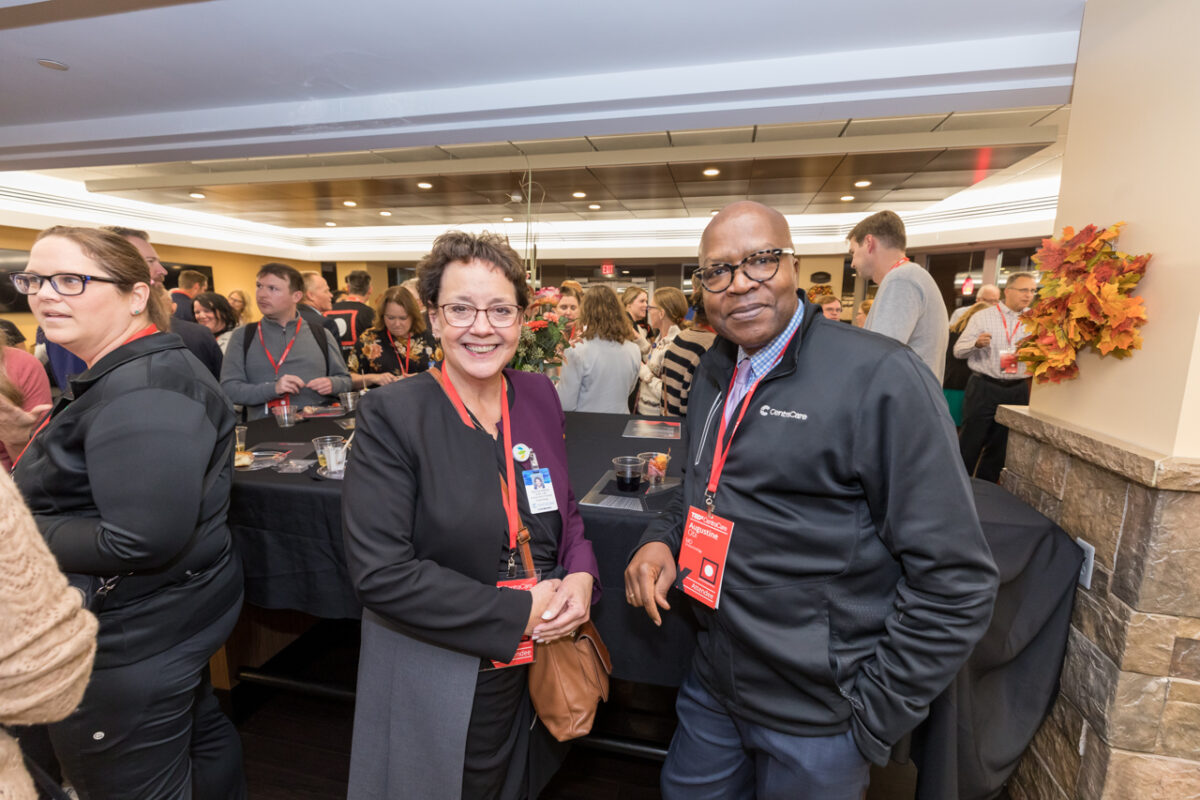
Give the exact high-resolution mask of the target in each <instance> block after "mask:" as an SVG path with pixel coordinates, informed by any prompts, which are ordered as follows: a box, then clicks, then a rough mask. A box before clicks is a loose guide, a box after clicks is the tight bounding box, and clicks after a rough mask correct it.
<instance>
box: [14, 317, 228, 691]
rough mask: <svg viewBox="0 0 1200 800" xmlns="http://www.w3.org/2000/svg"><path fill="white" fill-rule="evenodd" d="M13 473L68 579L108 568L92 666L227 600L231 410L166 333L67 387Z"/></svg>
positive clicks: (148, 646) (207, 620) (161, 645)
mask: <svg viewBox="0 0 1200 800" xmlns="http://www.w3.org/2000/svg"><path fill="white" fill-rule="evenodd" d="M71 394H72V395H73V397H74V398H75V399H73V400H71V399H69V398H67V397H64V398H62V399H61V400H60V401H59V402H58V404H57V405H56V406H55V408H54V411H53V416H52V417H51V419H50V422H49V424H47V425H46V427H45V428H44V429H43V430H41V431H40V432H39V433H38V434H37V435H36V436H34V438H33V441H32V442H30V444H29V447H28V448H27V449H26V451H25V454H24V455H23V456H22V457H21V460H20V462H19V463H18V464H17V468H16V470H15V471H14V472H13V480H14V481H16V483H17V486H18V487H20V489H21V493H22V494H23V495H24V496H25V501H26V502H27V503H28V504H29V509H30V511H32V512H33V515H34V519H35V521H36V522H37V525H38V528H39V530H40V531H41V533H42V536H43V537H45V539H46V543H47V544H48V545H49V547H50V550H51V552H53V553H54V556H55V558H57V559H58V564H59V567H60V568H61V569H62V570H63V571H64V572H66V573H68V576H69V577H72V583H76V584H80V583H86V582H87V581H79V580H76V578H77V577H81V576H90V577H91V578H92V579H93V580H92V584H93V585H94V584H95V583H97V582H98V581H99V580H100V579H101V578H109V577H112V576H116V575H120V576H122V577H121V580H120V582H119V583H118V584H117V586H116V588H115V589H113V590H112V592H111V594H109V595H108V596H107V597H106V598H105V600H104V603H103V606H102V607H101V609H100V612H99V618H100V632H99V637H98V648H97V652H96V666H97V668H102V667H109V666H116V665H122V664H129V663H132V662H135V661H139V660H141V659H144V658H146V657H148V656H151V655H154V654H155V653H160V652H162V651H164V650H166V649H168V648H169V647H172V646H173V645H175V644H178V643H179V642H181V641H183V640H185V639H187V638H188V637H190V636H192V635H193V634H195V633H198V632H199V631H201V630H203V629H204V628H205V627H206V626H207V625H209V624H211V623H212V622H214V621H216V620H217V619H218V618H220V617H221V616H222V615H223V614H224V613H225V612H226V611H228V610H229V609H230V608H231V607H233V606H234V605H235V604H236V603H238V602H240V601H241V597H242V572H241V565H240V562H239V561H238V559H237V557H236V554H234V552H233V548H232V544H231V541H230V537H229V526H228V525H227V524H226V513H227V511H228V509H229V489H230V485H231V481H232V476H233V472H232V469H233V459H232V458H231V453H232V448H231V446H230V444H231V442H232V440H233V426H234V415H233V407H232V406H231V405H230V403H229V400H228V398H226V397H225V395H224V394H222V392H221V387H220V386H219V385H218V384H217V381H216V379H214V378H213V376H212V375H211V374H210V373H209V371H208V370H207V369H206V368H205V367H204V366H203V365H202V364H201V363H200V362H199V361H198V360H197V359H196V358H195V356H193V355H192V354H191V353H190V352H188V350H187V349H186V348H185V346H184V344H183V342H182V341H181V340H180V338H179V337H178V336H176V335H174V334H170V333H156V334H152V335H150V336H146V337H143V338H140V339H135V340H134V341H132V342H129V343H127V344H124V345H122V346H121V347H118V348H117V349H116V350H114V351H112V352H111V353H109V354H108V355H106V356H104V357H103V358H101V359H100V360H99V361H98V362H97V363H96V364H95V365H94V366H93V367H92V368H91V369H89V370H87V371H85V372H84V373H83V374H81V375H79V376H77V377H75V378H74V379H72V381H71Z"/></svg>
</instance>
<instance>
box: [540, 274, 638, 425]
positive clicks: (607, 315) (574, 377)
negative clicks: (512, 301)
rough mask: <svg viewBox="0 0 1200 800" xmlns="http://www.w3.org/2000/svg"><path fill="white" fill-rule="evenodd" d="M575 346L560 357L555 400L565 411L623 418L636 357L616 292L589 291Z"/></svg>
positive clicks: (634, 382) (597, 288) (634, 375)
mask: <svg viewBox="0 0 1200 800" xmlns="http://www.w3.org/2000/svg"><path fill="white" fill-rule="evenodd" d="M579 324H580V326H582V328H583V334H582V337H581V341H580V342H579V343H578V344H576V345H574V346H572V347H571V348H569V349H568V350H567V352H566V353H564V354H563V369H562V377H561V378H560V379H559V382H558V397H559V399H560V400H562V406H563V408H564V409H566V410H567V411H592V412H595V413H599V414H627V413H629V402H630V401H629V397H630V393H631V392H632V391H633V388H634V386H636V385H637V379H638V369H639V368H640V367H641V366H642V354H641V351H640V350H638V346H637V335H636V334H634V332H633V323H632V322H630V321H629V316H628V315H627V314H626V313H625V310H624V309H623V308H621V301H620V300H618V299H617V295H616V292H614V291H613V290H612V289H610V288H608V287H607V286H594V287H592V288H591V289H589V290H588V291H587V294H585V295H584V296H583V309H582V310H581V311H580V313H579Z"/></svg>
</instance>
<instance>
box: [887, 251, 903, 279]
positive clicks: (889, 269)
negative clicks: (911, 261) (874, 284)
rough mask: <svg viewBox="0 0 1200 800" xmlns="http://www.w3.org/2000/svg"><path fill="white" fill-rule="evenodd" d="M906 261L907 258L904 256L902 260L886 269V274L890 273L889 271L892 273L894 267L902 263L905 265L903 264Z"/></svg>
mask: <svg viewBox="0 0 1200 800" xmlns="http://www.w3.org/2000/svg"><path fill="white" fill-rule="evenodd" d="M907 261H908V256H905V257H904V258H902V259H900V260H899V261H897V262H896V263H895V264H892V265H891V266H890V267H888V269H887V271H888V272H891V271H892V270H894V269H895V268H896V267H898V266H900V265H901V264H903V263H905V262H907ZM884 274H885V275H886V274H887V273H886V272H885V273H884Z"/></svg>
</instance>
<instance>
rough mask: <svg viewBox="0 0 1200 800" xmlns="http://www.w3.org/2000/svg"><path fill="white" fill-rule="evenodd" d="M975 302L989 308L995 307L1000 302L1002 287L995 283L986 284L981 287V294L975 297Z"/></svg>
mask: <svg viewBox="0 0 1200 800" xmlns="http://www.w3.org/2000/svg"><path fill="white" fill-rule="evenodd" d="M975 302H977V303H987V304H988V305H989V306H994V305H996V303H999V302H1000V287H999V286H997V285H996V284H994V283H985V284H984V285H983V286H980V287H979V293H978V294H977V295H975Z"/></svg>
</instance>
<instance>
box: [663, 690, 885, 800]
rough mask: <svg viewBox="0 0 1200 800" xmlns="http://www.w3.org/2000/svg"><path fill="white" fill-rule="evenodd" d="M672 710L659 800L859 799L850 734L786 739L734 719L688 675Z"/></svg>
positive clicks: (866, 769)
mask: <svg viewBox="0 0 1200 800" xmlns="http://www.w3.org/2000/svg"><path fill="white" fill-rule="evenodd" d="M675 711H676V714H677V716H678V717H679V726H678V727H677V728H676V729H675V736H674V738H673V739H672V740H671V749H670V751H669V752H668V754H667V761H666V763H665V764H664V765H663V769H662V778H661V782H662V794H663V798H664V800H743V799H744V800H753V798H758V800H771V799H772V798H780V800H782V799H783V798H787V799H788V800H805V799H806V798H811V800H860V798H862V796H863V792H864V791H865V790H866V788H867V783H868V782H869V781H870V779H871V771H870V763H869V762H868V761H867V759H866V758H864V757H863V755H862V754H861V753H860V752H859V751H858V747H857V746H856V745H855V744H854V737H853V736H852V735H851V733H850V731H846V732H845V733H840V734H837V735H835V736H794V735H791V734H786V733H779V732H778V731H773V730H770V729H769V728H764V727H763V726H762V725H756V724H754V723H751V722H746V721H745V720H740V719H737V718H736V717H732V716H730V715H729V713H728V712H727V711H726V710H725V708H724V707H723V706H722V705H721V704H720V703H719V702H718V701H717V700H716V699H714V698H713V697H712V695H710V694H709V693H708V692H707V691H705V689H704V687H703V686H701V685H700V682H699V681H698V680H696V678H695V676H694V675H692V674H690V673H689V674H688V676H687V678H686V679H685V680H684V682H683V686H681V687H680V688H679V699H678V700H677V701H676V703H675Z"/></svg>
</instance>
